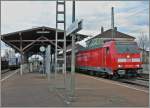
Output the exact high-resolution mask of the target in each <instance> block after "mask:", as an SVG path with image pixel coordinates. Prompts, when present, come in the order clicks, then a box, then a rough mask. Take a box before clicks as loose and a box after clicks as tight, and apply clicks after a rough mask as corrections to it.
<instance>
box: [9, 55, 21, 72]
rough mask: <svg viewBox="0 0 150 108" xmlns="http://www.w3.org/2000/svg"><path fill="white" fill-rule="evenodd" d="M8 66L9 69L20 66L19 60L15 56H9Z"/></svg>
mask: <svg viewBox="0 0 150 108" xmlns="http://www.w3.org/2000/svg"><path fill="white" fill-rule="evenodd" d="M8 67H9V69H12V70H13V69H17V68H19V67H20V60H19V58H17V57H12V58H9V62H8Z"/></svg>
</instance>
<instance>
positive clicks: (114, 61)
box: [76, 40, 142, 77]
mask: <svg viewBox="0 0 150 108" xmlns="http://www.w3.org/2000/svg"><path fill="white" fill-rule="evenodd" d="M141 65H142V62H141V54H140V50H139V48H138V46H137V44H136V42H133V41H132V42H121V41H115V40H110V41H107V42H104V43H103V44H102V45H101V46H100V45H96V46H95V47H90V48H89V47H88V48H85V49H83V50H80V51H79V52H78V53H77V55H76V68H77V69H79V70H86V71H85V72H90V73H92V74H93V75H94V74H102V73H103V75H106V76H111V77H120V76H136V75H138V72H139V71H140V70H141V69H142V67H141Z"/></svg>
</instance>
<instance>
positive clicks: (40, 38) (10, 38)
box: [1, 26, 87, 54]
mask: <svg viewBox="0 0 150 108" xmlns="http://www.w3.org/2000/svg"><path fill="white" fill-rule="evenodd" d="M55 32H56V29H54V28H50V27H45V26H42V27H36V28H31V29H27V30H22V31H17V32H12V33H8V34H3V35H2V36H1V37H2V41H3V42H5V43H6V44H7V45H9V46H11V47H12V48H14V49H15V51H16V52H21V51H23V53H32V54H37V53H38V52H39V48H40V46H42V45H43V46H45V47H46V46H47V45H49V44H50V45H52V49H53V51H52V52H54V49H55ZM63 35H64V33H63V31H62V30H59V34H58V38H59V39H60V40H59V41H61V39H62V38H63ZM76 36H77V38H76V40H75V41H81V40H82V39H84V38H86V37H87V36H86V35H82V34H76ZM58 43H59V47H63V44H62V42H58ZM66 44H67V46H68V45H70V44H71V37H70V36H67V37H66ZM21 45H22V46H21ZM21 49H22V50H21Z"/></svg>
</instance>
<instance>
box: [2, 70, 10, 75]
mask: <svg viewBox="0 0 150 108" xmlns="http://www.w3.org/2000/svg"><path fill="white" fill-rule="evenodd" d="M9 71H10V69H4V70H1V74H5V73H7V72H9Z"/></svg>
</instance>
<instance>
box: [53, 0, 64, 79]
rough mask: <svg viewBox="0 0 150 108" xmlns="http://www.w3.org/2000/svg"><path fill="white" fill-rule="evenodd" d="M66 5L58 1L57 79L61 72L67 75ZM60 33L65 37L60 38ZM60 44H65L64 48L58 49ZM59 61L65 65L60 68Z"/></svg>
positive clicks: (62, 0) (61, 0)
mask: <svg viewBox="0 0 150 108" xmlns="http://www.w3.org/2000/svg"><path fill="white" fill-rule="evenodd" d="M65 5H66V0H56V37H55V40H56V41H55V42H56V43H55V78H56V75H57V73H58V71H60V70H61V71H62V73H64V74H66V7H65ZM60 7H62V9H63V10H60ZM60 16H63V18H61V19H60ZM60 24H61V25H60ZM62 26H63V27H62ZM59 27H62V28H59ZM60 29H62V30H60ZM60 32H63V33H64V35H63V37H58V33H60ZM58 43H61V44H63V48H58V46H59V45H58ZM61 50H63V57H59V54H58V52H59V51H61ZM58 61H61V62H62V63H63V65H62V66H61V67H58Z"/></svg>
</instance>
